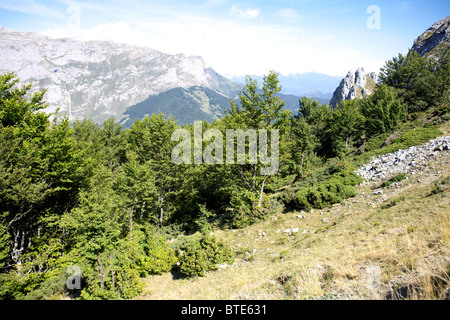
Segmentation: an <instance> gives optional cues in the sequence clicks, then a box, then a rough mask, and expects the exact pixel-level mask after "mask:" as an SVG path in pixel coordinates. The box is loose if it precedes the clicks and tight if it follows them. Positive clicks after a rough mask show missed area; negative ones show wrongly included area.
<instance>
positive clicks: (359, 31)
mask: <svg viewBox="0 0 450 320" xmlns="http://www.w3.org/2000/svg"><path fill="white" fill-rule="evenodd" d="M447 15H450V1H448V0H443V1H437V0H435V1H433V0H431V1H421V0H420V1H419V0H418V1H379V0H370V1H366V0H355V1H348V0H347V1H338V0H335V1H332V0H330V1H315V0H297V1H294V0H281V1H280V0H278V1H261V0H260V1H256V0H255V1H246V0H244V1H239V0H202V1H180V0H176V1H172V0H166V1H141V0H114V1H96V2H88V1H71V0H58V1H40V0H22V1H11V0H9V1H3V0H0V26H2V27H6V28H10V29H14V30H19V31H31V32H39V33H42V34H45V35H47V36H51V37H69V36H70V37H76V38H78V39H82V40H113V41H117V42H123V43H129V44H134V45H140V46H147V47H150V48H153V49H155V50H159V51H162V52H166V53H172V54H175V53H185V54H187V55H199V56H202V57H203V58H204V60H205V63H206V64H207V65H208V66H211V67H212V68H214V69H215V70H216V71H217V72H219V73H221V74H223V75H227V76H229V75H245V74H266V73H267V72H268V71H269V70H275V71H278V72H280V73H282V74H290V73H304V72H312V71H315V72H321V73H325V74H329V75H337V76H343V75H345V74H346V73H347V71H348V70H355V69H356V68H358V67H364V68H365V70H366V71H378V69H379V68H380V67H382V66H383V65H384V62H385V61H386V60H388V59H391V58H392V57H393V56H396V55H397V54H398V53H406V52H407V50H408V48H410V47H411V45H412V43H413V41H414V39H415V38H416V37H417V36H419V35H420V34H421V33H422V32H423V31H425V30H426V29H427V28H428V27H430V26H431V25H432V24H433V23H434V22H436V21H438V20H440V19H442V18H444V17H446V16H447Z"/></svg>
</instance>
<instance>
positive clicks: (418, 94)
mask: <svg viewBox="0 0 450 320" xmlns="http://www.w3.org/2000/svg"><path fill="white" fill-rule="evenodd" d="M449 52H450V46H443V47H442V48H441V49H440V50H438V52H437V56H436V59H431V58H426V57H421V56H420V55H419V54H418V53H417V52H415V51H410V52H409V53H408V54H407V55H406V56H404V55H402V54H399V55H398V57H394V58H393V59H392V60H389V61H387V62H386V65H385V66H384V67H383V68H381V72H380V79H381V82H382V83H384V84H386V85H388V86H391V87H394V88H396V89H398V90H399V92H400V97H401V98H403V99H404V101H405V102H406V103H407V104H408V112H415V111H423V110H426V109H428V108H429V107H432V106H434V105H436V104H448V102H449V90H450V80H449V68H450V57H449V55H450V53H449Z"/></svg>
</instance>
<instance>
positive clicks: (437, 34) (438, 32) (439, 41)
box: [411, 16, 450, 56]
mask: <svg viewBox="0 0 450 320" xmlns="http://www.w3.org/2000/svg"><path fill="white" fill-rule="evenodd" d="M444 44H446V45H449V44H450V16H447V17H446V18H444V19H441V20H439V21H437V22H436V23H434V24H433V25H432V26H431V27H430V28H428V29H427V30H426V31H425V32H424V33H422V34H421V35H420V36H419V37H417V38H416V40H415V41H414V44H413V46H412V48H411V51H416V52H417V53H418V54H419V55H421V56H428V55H433V54H434V52H435V51H436V50H437V49H438V48H439V47H440V46H442V45H444Z"/></svg>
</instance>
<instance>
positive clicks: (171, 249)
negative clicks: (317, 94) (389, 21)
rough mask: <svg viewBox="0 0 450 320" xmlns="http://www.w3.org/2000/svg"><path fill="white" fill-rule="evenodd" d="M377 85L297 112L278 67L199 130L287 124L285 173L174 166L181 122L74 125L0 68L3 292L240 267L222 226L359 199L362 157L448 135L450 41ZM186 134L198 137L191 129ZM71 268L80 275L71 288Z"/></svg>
mask: <svg viewBox="0 0 450 320" xmlns="http://www.w3.org/2000/svg"><path fill="white" fill-rule="evenodd" d="M380 79H381V80H380V82H379V84H378V85H377V88H376V91H375V93H374V94H373V95H371V96H368V97H366V98H364V99H356V100H350V101H343V102H342V105H341V107H340V108H336V109H332V108H331V107H330V106H328V105H325V104H320V103H319V102H317V101H314V100H311V99H308V98H301V99H300V100H299V109H298V112H296V113H292V112H291V111H287V110H285V109H283V106H284V101H283V100H282V99H281V98H279V97H278V96H277V94H278V93H279V92H280V91H281V86H280V83H279V79H278V74H277V73H276V72H273V71H270V72H269V73H268V74H267V75H266V76H265V77H264V80H263V83H258V82H257V81H255V80H253V79H252V78H251V77H247V80H246V84H245V86H244V88H243V90H242V91H241V92H240V93H239V99H238V100H239V104H236V102H234V101H233V100H231V101H230V107H229V108H228V109H227V110H226V112H225V115H224V116H223V117H222V118H221V119H217V120H214V121H213V122H211V123H208V122H203V125H202V128H203V130H204V131H206V130H208V129H211V128H214V129H218V130H220V131H221V132H222V133H223V134H224V135H225V133H226V130H227V129H243V130H248V129H255V130H258V129H267V130H272V129H278V130H279V164H280V166H279V170H278V172H277V173H276V174H274V175H268V176H263V175H260V174H259V173H260V169H261V167H262V164H261V163H257V164H254V163H249V162H248V161H247V163H245V164H225V163H224V164H201V165H200V164H175V163H173V162H172V160H171V152H172V150H173V148H174V147H175V146H176V145H177V143H178V142H177V141H172V140H171V136H172V133H173V132H174V130H176V129H178V128H180V126H179V125H178V124H177V123H176V121H175V120H174V119H173V118H170V117H166V116H165V115H163V114H153V115H151V116H150V117H146V118H144V119H142V120H136V121H135V122H134V123H133V125H132V126H131V127H130V128H129V129H126V130H125V129H123V128H122V127H121V125H120V124H118V123H117V122H116V121H115V119H113V118H111V119H109V120H107V121H105V122H104V123H103V124H101V125H97V124H95V123H94V122H93V121H91V120H89V119H85V120H82V121H75V122H69V121H68V119H67V118H66V117H63V116H61V115H59V114H58V113H57V112H56V113H54V114H46V113H44V112H42V109H44V108H45V107H46V102H45V101H44V94H45V91H42V92H33V90H32V87H31V86H30V85H24V86H19V85H18V82H19V79H18V78H17V77H16V76H15V75H14V74H11V73H7V74H3V75H1V76H0V154H1V157H0V299H50V298H52V297H55V296H58V295H61V294H66V295H68V296H70V297H72V298H77V299H131V298H133V297H135V296H137V295H139V294H140V293H141V291H142V289H143V284H142V281H141V278H143V277H146V276H148V275H154V274H161V273H165V272H170V271H172V272H174V271H176V272H178V273H179V274H180V276H182V277H197V276H203V275H204V274H205V273H206V272H213V271H214V270H215V269H217V268H218V265H219V264H222V263H227V262H230V261H233V256H234V254H235V253H234V250H233V248H230V247H229V246H228V245H227V244H226V243H225V242H222V241H219V240H217V239H216V238H215V237H214V236H211V232H212V231H213V230H215V229H230V228H232V229H238V228H245V227H246V226H249V225H252V224H254V223H256V222H258V221H261V220H264V219H267V218H268V217H269V216H270V215H272V214H275V213H279V212H288V211H291V210H310V209H312V208H325V207H328V206H330V205H332V204H335V203H339V202H341V201H342V200H344V199H347V198H349V197H353V196H355V195H356V189H355V187H354V186H356V185H358V184H360V183H361V182H363V180H362V178H361V177H359V176H357V175H356V174H355V173H354V170H355V169H356V168H357V167H358V166H359V165H361V164H363V163H364V162H366V161H368V160H369V159H370V158H371V157H372V156H374V155H379V154H382V153H387V152H393V151H396V150H399V149H401V148H407V147H409V146H412V145H417V144H419V143H423V142H426V141H428V140H429V139H432V138H434V137H436V136H438V135H440V134H441V132H440V131H439V130H438V129H437V126H438V125H439V124H441V123H442V122H443V121H448V119H449V111H450V95H449V90H450V50H449V48H448V46H447V47H444V48H442V49H441V50H440V51H439V52H437V53H436V58H435V59H427V58H424V57H421V56H419V55H418V54H417V53H415V52H409V53H408V54H407V55H402V54H399V55H398V56H397V57H394V58H392V59H391V60H389V61H387V62H386V63H385V66H384V67H383V68H382V70H381V73H380ZM260 89H262V90H260ZM183 128H184V129H187V130H189V132H191V137H193V136H194V134H193V130H194V125H193V124H192V125H183ZM397 131H398V132H401V133H402V134H401V135H397V136H396V137H394V138H392V139H388V138H389V137H390V136H391V135H392V134H393V133H395V132H397ZM208 144H209V142H207V141H203V148H205V147H207V146H208ZM247 160H248V159H247ZM169 240H170V241H169ZM74 266H76V267H77V268H79V271H80V274H79V275H80V282H81V283H80V286H78V287H76V288H75V289H70V288H68V279H71V278H70V277H71V276H73V275H74V270H75V269H76V268H74Z"/></svg>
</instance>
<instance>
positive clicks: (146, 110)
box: [123, 86, 230, 128]
mask: <svg viewBox="0 0 450 320" xmlns="http://www.w3.org/2000/svg"><path fill="white" fill-rule="evenodd" d="M229 105H230V102H229V98H228V97H227V96H225V95H223V94H219V93H217V92H216V91H213V90H211V89H208V88H205V87H200V86H193V87H190V88H187V89H185V88H181V87H178V88H174V89H170V90H167V91H165V92H162V93H160V94H157V95H152V96H149V97H148V98H147V99H145V100H144V101H141V102H139V103H137V104H135V105H132V106H131V107H129V108H128V109H127V110H126V111H125V112H124V115H126V116H127V117H128V119H127V120H126V122H125V123H124V124H123V127H124V128H129V127H130V126H131V125H132V124H133V122H134V121H135V120H136V119H142V118H144V117H145V116H147V115H151V114H152V113H155V114H158V113H164V114H166V115H172V116H173V117H174V118H175V120H177V121H178V124H179V125H183V124H191V123H194V121H195V120H204V121H208V122H212V121H213V120H214V119H215V118H219V117H221V116H222V115H223V113H224V111H225V108H227V107H228V106H229Z"/></svg>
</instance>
